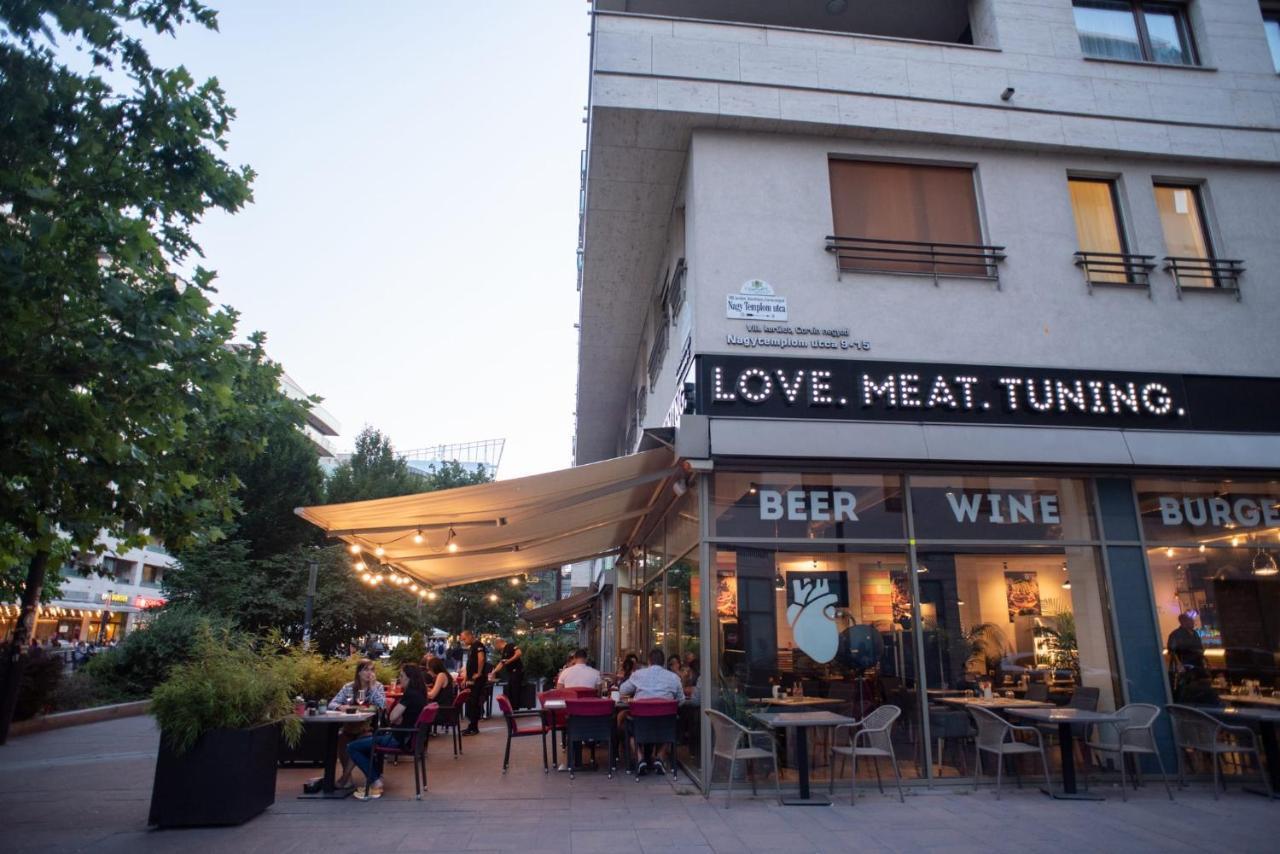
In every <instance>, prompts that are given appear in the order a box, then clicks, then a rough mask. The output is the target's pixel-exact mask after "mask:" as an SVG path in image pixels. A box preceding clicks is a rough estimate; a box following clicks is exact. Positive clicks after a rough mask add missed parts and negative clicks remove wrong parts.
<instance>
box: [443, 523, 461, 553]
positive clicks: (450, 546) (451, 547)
mask: <svg viewBox="0 0 1280 854" xmlns="http://www.w3.org/2000/svg"><path fill="white" fill-rule="evenodd" d="M456 536H458V535H457V534H456V533H455V532H454V530H453V528H450V529H449V537H448V538H447V539H446V540H445V541H444V547H445V550H446V551H448V552H450V553H451V554H452V553H454V552H456V551H457V550H458V544H457V543H456V542H454V540H453V538H454V537H456Z"/></svg>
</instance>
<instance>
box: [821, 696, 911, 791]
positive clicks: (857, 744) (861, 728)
mask: <svg viewBox="0 0 1280 854" xmlns="http://www.w3.org/2000/svg"><path fill="white" fill-rule="evenodd" d="M901 714H902V709H900V708H898V707H897V706H888V705H886V706H880V707H878V708H877V709H876V710H875V711H873V712H872V713H871V714H869V715H867V716H866V717H865V718H863V719H862V720H860V721H856V722H854V723H851V724H841V725H840V726H838V727H836V728H835V735H834V736H833V743H832V745H831V756H832V759H833V761H834V758H835V757H836V756H839V757H840V762H841V766H842V767H843V764H844V760H845V759H846V758H848V759H850V760H851V764H852V765H853V773H852V775H851V776H850V780H849V803H850V804H854V803H857V793H858V757H859V756H869V757H871V766H872V767H873V768H875V769H876V785H877V786H878V787H879V788H880V794H882V795H883V794H884V783H883V782H881V779H880V758H881V757H887V758H888V759H889V763H890V764H891V765H892V766H893V778H894V780H896V781H897V784H898V801H899V802H900V803H905V800H906V799H905V798H903V796H902V776H901V775H900V774H899V773H898V758H897V757H896V756H894V754H893V723H894V721H896V720H897V719H898V716H899V715H901ZM841 733H844V735H845V738H846V740H847V743H846V744H840V734H841ZM835 787H836V773H835V769H834V768H833V769H832V771H831V775H830V777H829V778H828V789H829V790H830V791H832V792H834V791H835Z"/></svg>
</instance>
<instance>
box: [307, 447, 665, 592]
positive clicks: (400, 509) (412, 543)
mask: <svg viewBox="0 0 1280 854" xmlns="http://www.w3.org/2000/svg"><path fill="white" fill-rule="evenodd" d="M676 473H677V469H676V460H675V456H674V454H673V453H672V452H671V450H670V449H668V448H657V449H654V450H651V451H643V452H641V453H638V454H632V455H631V456H628V457H619V458H617V459H612V460H605V461H603V462H598V463H591V464H590V465H585V466H577V467H576V468H570V469H562V470H560V471H554V472H547V473H546V474H536V475H532V476H530V477H522V478H516V479H514V480H503V481H498V482H496V483H485V484H480V485H478V486H462V487H458V488H457V489H446V490H439V491H436V492H424V493H420V494H417V495H404V496H400V497H397V498H381V499H377V500H374V501H355V502H351V503H348V504H326V505H321V506H317V507H299V508H298V509H297V510H295V511H294V512H295V513H297V514H298V515H299V516H301V517H302V518H304V519H306V520H307V521H308V522H311V523H312V524H314V525H317V526H318V527H320V528H322V529H323V530H324V531H325V532H326V533H327V534H328V535H329V536H330V537H333V538H337V539H341V540H343V541H344V542H347V543H350V544H353V545H358V546H360V548H361V551H362V556H363V559H364V561H365V562H366V563H367V564H368V565H369V567H370V568H371V569H373V568H376V566H377V565H378V564H382V565H383V566H386V567H389V568H391V569H393V570H397V571H399V572H402V573H404V574H405V575H407V576H409V577H411V578H413V579H415V580H417V581H418V582H420V583H423V584H426V585H429V586H431V587H448V586H450V585H454V584H467V583H470V582H473V581H486V580H488V579H492V578H501V577H503V576H508V575H515V574H517V573H521V572H532V571H535V570H540V569H546V568H548V567H557V566H562V565H564V564H567V563H573V562H574V561H578V560H586V559H588V558H593V557H599V556H601V555H605V554H609V553H610V552H612V551H614V550H616V549H617V548H618V547H619V546H621V545H623V543H624V541H625V540H626V539H627V537H628V536H630V534H631V532H632V531H633V530H634V529H635V527H636V525H637V524H638V523H639V521H640V520H641V519H642V518H643V517H644V516H645V515H646V514H647V513H648V512H649V511H650V510H651V509H653V506H654V502H655V501H656V500H657V498H658V496H659V495H660V494H661V491H662V489H663V487H664V485H665V484H666V483H667V481H668V480H669V479H670V478H671V477H673V476H674V475H675V474H676ZM379 550H381V553H379Z"/></svg>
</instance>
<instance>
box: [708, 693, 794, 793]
mask: <svg viewBox="0 0 1280 854" xmlns="http://www.w3.org/2000/svg"><path fill="white" fill-rule="evenodd" d="M703 714H704V715H706V716H707V720H708V721H710V722H711V768H710V769H709V771H708V772H707V786H706V791H704V792H703V795H702V796H703V797H704V798H710V797H711V785H710V784H711V779H712V778H713V777H715V773H716V760H717V759H728V760H729V791H728V792H727V793H726V794H725V799H724V808H725V809H728V808H729V802H730V800H731V799H732V798H733V776H734V774H736V773H737V770H738V760H740V759H742V760H745V761H746V763H747V777H748V779H750V780H751V794H753V795H754V794H756V774H755V761H756V760H757V759H768V760H770V761H771V762H773V785H774V788H775V789H776V790H777V792H778V798H779V799H781V798H782V781H781V777H782V770H781V769H780V768H779V766H778V746H777V743H776V742H775V741H774V740H773V733H771V732H767V731H765V730H759V729H747V728H746V727H744V726H743V725H742V724H740V723H738V722H737V721H735V720H734V719H733V718H731V717H729V716H728V715H726V714H724V713H723V712H717V711H716V710H715V709H705V710H703ZM757 739H761V740H763V741H764V742H766V743H767V744H768V745H769V746H768V748H767V749H766V748H764V747H759V746H757V745H756V744H755V741H756V740H757Z"/></svg>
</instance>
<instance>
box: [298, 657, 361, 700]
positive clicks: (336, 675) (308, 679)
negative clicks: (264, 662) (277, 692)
mask: <svg viewBox="0 0 1280 854" xmlns="http://www.w3.org/2000/svg"><path fill="white" fill-rule="evenodd" d="M285 666H287V667H288V668H289V682H290V687H289V690H290V692H291V693H292V694H294V695H298V694H300V695H302V696H303V697H304V698H306V699H308V700H328V699H330V698H331V697H333V695H335V694H337V693H338V690H339V689H340V688H342V686H343V685H345V684H347V683H348V682H350V681H351V679H352V677H353V676H354V675H355V672H356V668H355V664H354V662H352V663H348V662H347V661H345V660H343V659H341V658H325V657H324V656H322V655H318V654H317V653H314V652H307V651H304V650H302V649H300V648H294V649H291V650H290V651H289V654H288V656H287V657H286V659H285Z"/></svg>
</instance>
